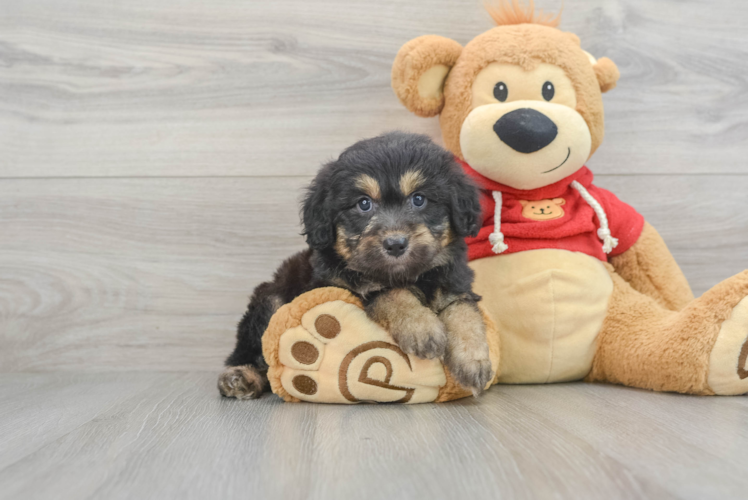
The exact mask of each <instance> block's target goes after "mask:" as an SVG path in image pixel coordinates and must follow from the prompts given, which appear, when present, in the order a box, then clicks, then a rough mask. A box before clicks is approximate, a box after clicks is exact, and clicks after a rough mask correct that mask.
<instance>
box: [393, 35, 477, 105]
mask: <svg viewBox="0 0 748 500" xmlns="http://www.w3.org/2000/svg"><path fill="white" fill-rule="evenodd" d="M460 53H462V46H461V45H460V44H459V43H457V42H455V41H454V40H450V39H449V38H444V37H443V36H437V35H425V36H419V37H418V38H414V39H413V40H411V41H409V42H408V43H406V44H405V45H403V46H402V47H401V48H400V50H399V51H398V53H397V57H395V62H394V63H393V65H392V88H393V90H394V91H395V94H397V97H398V98H399V99H400V102H402V103H403V105H404V106H405V107H406V108H407V109H408V111H411V112H413V113H415V114H417V115H418V116H423V117H429V116H436V115H438V114H439V113H441V110H442V108H443V107H444V81H445V80H446V79H447V74H448V73H449V70H451V69H452V66H454V65H455V63H456V62H457V58H458V57H460Z"/></svg>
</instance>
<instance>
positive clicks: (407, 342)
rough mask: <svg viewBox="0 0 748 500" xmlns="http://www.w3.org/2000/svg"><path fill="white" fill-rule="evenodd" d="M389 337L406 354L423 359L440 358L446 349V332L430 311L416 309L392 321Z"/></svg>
mask: <svg viewBox="0 0 748 500" xmlns="http://www.w3.org/2000/svg"><path fill="white" fill-rule="evenodd" d="M390 335H392V338H394V339H395V342H397V344H398V345H399V346H400V349H402V350H403V352H405V353H407V354H412V355H414V356H416V357H419V358H423V359H434V358H441V357H443V356H444V353H445V351H446V349H447V331H446V329H445V328H444V324H442V322H441V321H440V320H439V318H438V317H437V316H436V314H434V313H433V312H432V311H431V310H430V309H427V308H425V307H418V308H415V309H413V310H411V311H409V312H408V315H407V316H406V317H404V318H400V319H399V320H398V321H393V322H392V323H391V326H390Z"/></svg>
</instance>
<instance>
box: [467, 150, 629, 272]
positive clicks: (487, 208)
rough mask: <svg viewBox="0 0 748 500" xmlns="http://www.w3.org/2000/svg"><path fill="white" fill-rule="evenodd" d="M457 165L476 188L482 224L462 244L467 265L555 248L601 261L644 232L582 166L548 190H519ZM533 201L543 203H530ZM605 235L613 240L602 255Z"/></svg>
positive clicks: (617, 200)
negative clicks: (497, 221)
mask: <svg viewBox="0 0 748 500" xmlns="http://www.w3.org/2000/svg"><path fill="white" fill-rule="evenodd" d="M458 161H459V160H458ZM460 163H461V164H462V166H463V168H464V169H465V172H466V173H467V174H468V175H469V176H470V177H471V178H472V179H473V180H474V181H475V182H476V183H477V184H478V186H479V187H480V189H481V192H480V198H481V200H480V201H481V207H482V209H483V224H482V227H481V230H480V232H479V233H478V236H477V237H475V238H467V239H466V241H467V244H468V258H469V259H470V260H475V259H480V258H483V257H490V256H493V255H496V254H497V253H501V254H509V253H515V252H522V251H525V250H538V249H542V248H557V249H561V250H570V251H572V252H582V253H586V254H587V255H590V256H592V257H595V258H597V259H600V260H602V261H603V262H606V261H607V258H608V257H609V256H610V257H612V256H615V255H619V254H621V253H623V252H625V251H626V250H628V249H629V248H631V246H632V245H633V244H634V243H636V241H637V240H638V239H639V236H640V235H641V232H642V229H643V228H644V217H642V215H641V214H639V213H638V212H637V211H636V210H634V209H633V208H632V207H630V206H629V205H627V204H625V203H623V202H622V201H620V200H619V199H618V198H617V197H616V196H615V195H614V194H613V193H611V192H610V191H607V190H605V189H601V188H599V187H596V186H593V185H592V179H593V175H592V172H590V170H589V169H588V168H587V167H582V168H581V169H579V170H578V171H577V172H575V173H574V174H572V175H570V176H569V177H566V178H565V179H561V180H560V181H558V182H556V183H554V184H551V185H549V186H544V187H542V188H538V189H531V190H527V191H524V190H520V189H514V188H511V187H509V186H505V185H503V184H499V183H498V182H494V181H492V180H490V179H488V178H486V177H484V176H482V175H481V174H479V173H478V172H476V171H475V170H473V169H472V168H470V166H469V165H468V164H467V163H465V162H463V161H460ZM574 181H576V183H575V182H574ZM580 185H581V189H580ZM499 193H500V194H499ZM585 197H587V198H588V199H585ZM497 198H498V199H501V201H502V207H501V211H500V212H499V213H500V214H501V216H500V224H499V225H500V228H499V229H500V230H499V231H498V232H497V231H495V226H494V219H495V214H496V203H495V201H494V200H495V199H497ZM538 201H543V203H532V202H538ZM595 204H597V205H598V208H599V210H598V211H600V210H601V211H602V213H601V214H600V215H602V217H603V218H604V219H607V225H608V228H609V232H606V231H605V228H604V227H603V224H601V221H600V217H599V216H598V212H596V210H595V207H594V205H595ZM601 229H602V231H600V230H601ZM492 233H494V234H493V235H492ZM501 235H503V237H502V236H501ZM606 235H609V236H610V237H612V239H611V238H608V243H609V244H610V246H612V247H613V248H612V249H611V250H610V251H609V253H607V255H606V252H605V251H604V250H603V241H604V239H605V236H606ZM489 236H491V240H492V241H489ZM502 238H503V242H504V244H505V245H506V246H504V244H499V245H498V246H495V245H494V244H495V243H496V240H501V239H502ZM615 240H617V244H616V241H615Z"/></svg>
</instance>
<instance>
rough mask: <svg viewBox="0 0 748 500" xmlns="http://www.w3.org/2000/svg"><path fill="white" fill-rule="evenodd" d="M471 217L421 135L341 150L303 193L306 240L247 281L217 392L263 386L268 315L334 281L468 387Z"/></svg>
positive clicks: (438, 151)
mask: <svg viewBox="0 0 748 500" xmlns="http://www.w3.org/2000/svg"><path fill="white" fill-rule="evenodd" d="M480 215H481V207H480V203H479V201H478V196H477V192H476V189H475V187H474V186H473V184H472V183H471V182H470V180H469V179H468V178H467V176H466V175H465V174H464V173H463V172H462V169H461V168H460V167H459V165H457V164H456V162H455V160H454V157H453V156H452V154H451V153H449V152H447V151H445V150H444V149H442V148H441V147H439V146H437V145H436V144H434V143H433V142H431V140H430V139H429V138H428V137H426V136H421V135H414V134H406V133H401V132H393V133H389V134H385V135H382V136H379V137H376V138H373V139H368V140H364V141H361V142H358V143H356V144H354V145H353V146H351V147H350V148H348V149H346V150H345V151H344V152H343V154H341V155H340V158H338V159H337V160H336V161H333V162H331V163H328V164H327V165H325V166H324V167H323V168H322V169H321V170H320V171H319V173H318V174H317V177H316V178H315V179H314V181H313V182H312V184H311V186H310V187H309V189H308V191H307V194H306V198H305V200H304V204H303V209H302V218H303V225H304V235H305V236H306V240H307V243H308V245H309V249H307V250H304V251H302V252H300V253H298V254H296V255H294V256H293V257H291V258H290V259H288V260H286V261H285V262H284V263H283V264H282V265H281V266H280V268H279V269H278V270H277V271H276V273H275V276H274V278H273V281H270V282H267V283H262V284H261V285H259V286H258V287H257V288H256V289H255V291H254V294H253V295H252V298H251V299H250V302H249V306H248V308H247V312H246V313H245V314H244V317H243V318H242V320H241V322H240V323H239V327H238V333H237V342H236V348H235V350H234V352H233V353H232V354H231V356H229V357H228V359H227V360H226V366H227V368H226V370H225V371H224V372H223V373H222V374H221V376H220V378H219V381H218V388H219V390H220V392H221V394H223V395H224V396H227V397H236V398H239V399H251V398H257V397H259V396H260V395H261V394H262V393H263V392H264V391H266V390H267V388H268V380H267V369H268V365H267V363H266V362H265V360H264V359H263V356H262V342H261V339H262V334H263V332H264V331H265V329H266V328H267V326H268V323H269V321H270V317H271V316H272V315H273V313H275V311H277V310H278V308H279V307H280V306H282V305H283V304H286V303H288V302H290V301H292V300H293V299H294V298H295V297H297V296H298V295H300V294H302V293H304V292H305V291H308V290H311V289H313V288H318V287H323V286H337V287H341V288H345V289H347V290H350V291H351V292H353V293H354V294H356V295H357V296H359V297H360V298H361V300H362V302H363V304H364V306H365V309H366V313H367V315H368V316H369V318H371V319H372V320H373V321H375V322H377V323H379V324H380V325H381V326H382V327H383V328H385V329H386V330H387V331H388V332H389V333H390V334H391V335H392V337H393V338H394V339H395V341H396V342H397V343H398V345H399V346H400V348H401V349H402V350H403V351H404V352H406V353H409V354H413V355H415V356H418V357H420V358H428V359H432V358H442V359H443V360H444V362H445V363H446V365H447V366H448V367H449V369H450V371H451V372H452V374H453V375H454V377H455V378H456V379H457V381H458V382H459V383H460V384H462V385H463V386H465V387H467V388H470V389H471V390H473V392H474V394H476V395H477V394H478V393H479V392H480V391H481V390H482V389H483V387H485V385H486V383H487V382H488V380H489V378H490V376H491V363H490V361H489V358H488V345H487V342H486V332H485V326H484V323H483V318H482V315H481V313H480V311H479V310H478V307H477V302H478V301H479V300H480V297H479V296H478V295H476V294H474V293H473V292H472V289H471V286H472V282H473V271H472V270H471V269H470V268H469V267H468V265H467V246H466V244H465V242H464V239H463V238H464V237H465V236H468V235H475V234H476V232H477V231H478V228H480V225H481V221H480Z"/></svg>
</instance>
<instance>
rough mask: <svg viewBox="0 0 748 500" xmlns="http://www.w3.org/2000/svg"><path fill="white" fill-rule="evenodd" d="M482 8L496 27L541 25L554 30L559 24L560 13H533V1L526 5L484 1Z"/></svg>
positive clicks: (502, 0) (508, 0) (509, 0)
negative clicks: (483, 7)
mask: <svg viewBox="0 0 748 500" xmlns="http://www.w3.org/2000/svg"><path fill="white" fill-rule="evenodd" d="M484 6H485V7H486V10H487V11H488V14H489V15H490V16H491V18H492V19H493V20H494V22H495V23H496V24H497V25H498V26H506V25H509V24H541V25H543V26H550V27H552V28H555V27H556V26H558V24H559V23H560V22H561V12H559V13H558V14H556V15H555V16H553V14H546V13H545V12H543V11H542V10H538V11H537V12H535V1H534V0H527V4H524V3H520V1H519V0H498V2H496V1H491V0H486V1H485V3H484ZM562 10H563V7H562Z"/></svg>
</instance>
